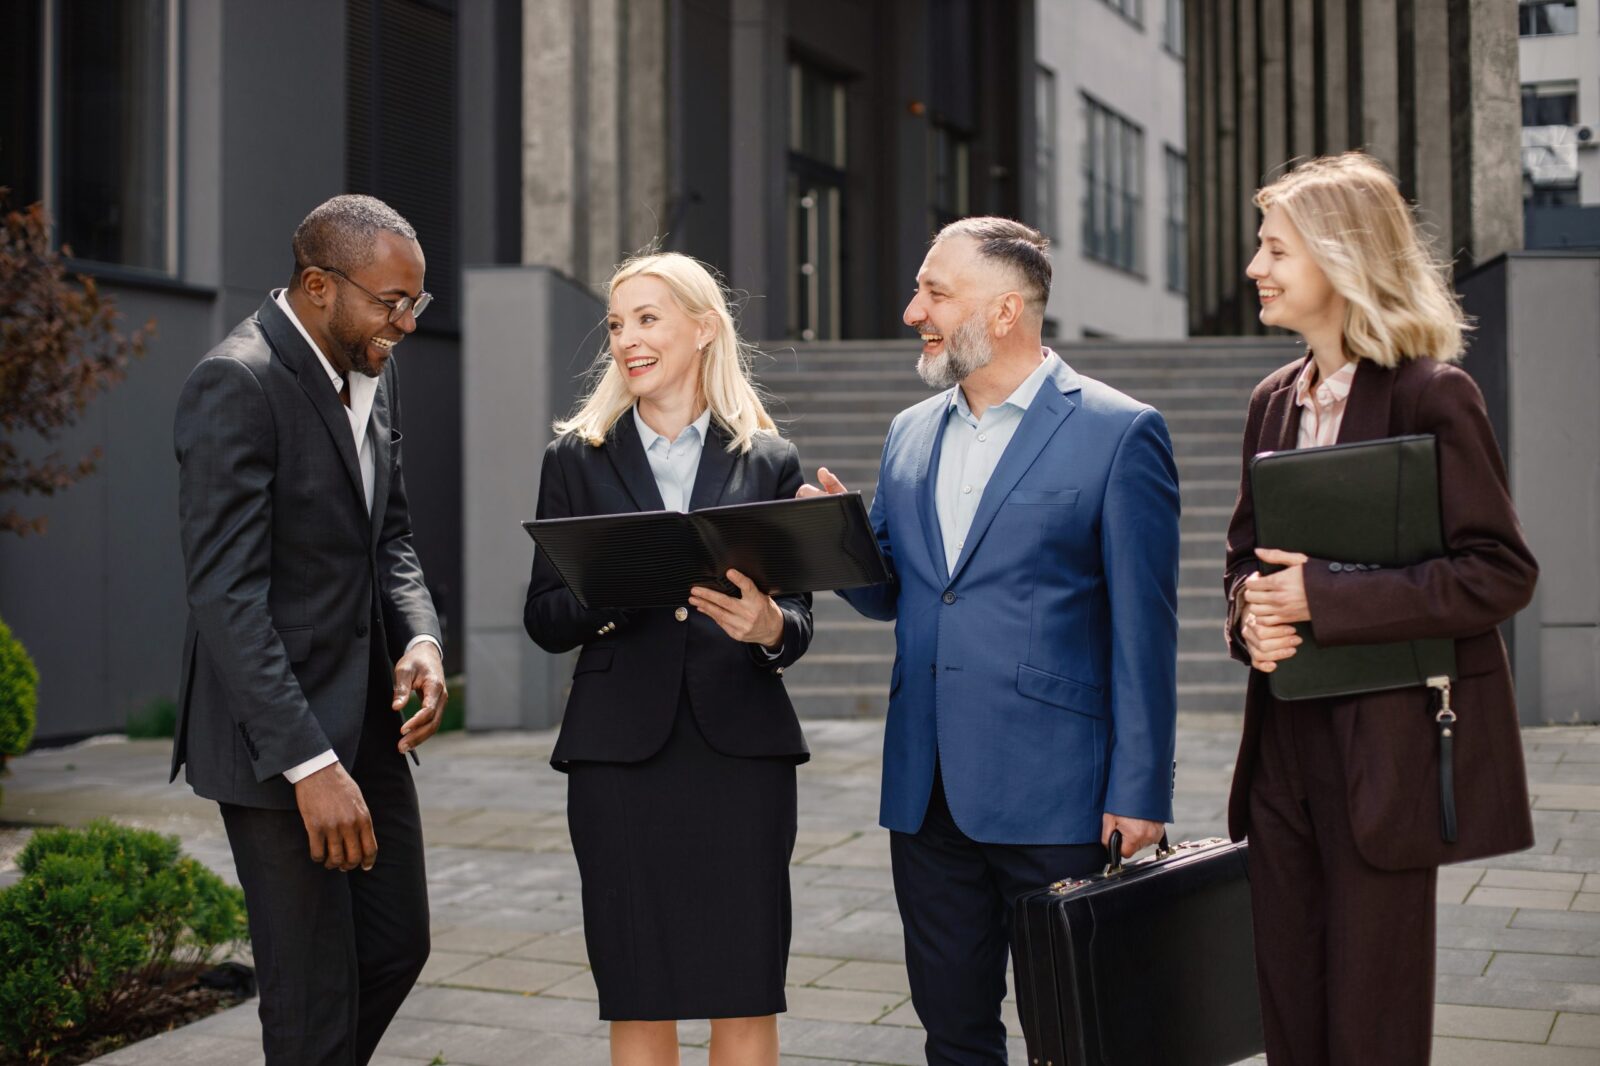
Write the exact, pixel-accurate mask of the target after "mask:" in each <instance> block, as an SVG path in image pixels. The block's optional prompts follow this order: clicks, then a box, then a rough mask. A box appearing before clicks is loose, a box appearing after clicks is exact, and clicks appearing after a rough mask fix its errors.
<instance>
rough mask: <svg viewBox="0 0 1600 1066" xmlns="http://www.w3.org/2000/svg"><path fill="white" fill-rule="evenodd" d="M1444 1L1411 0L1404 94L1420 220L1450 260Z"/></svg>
mask: <svg viewBox="0 0 1600 1066" xmlns="http://www.w3.org/2000/svg"><path fill="white" fill-rule="evenodd" d="M1447 8H1448V4H1447V3H1446V0H1414V7H1413V11H1414V18H1415V20H1416V21H1415V27H1416V53H1415V56H1416V62H1415V64H1414V66H1413V71H1414V74H1415V77H1414V80H1413V82H1412V84H1411V85H1409V86H1406V88H1405V91H1406V92H1407V93H1408V94H1409V95H1410V97H1411V100H1412V102H1413V106H1414V108H1415V112H1416V124H1415V137H1416V143H1415V144H1414V145H1413V146H1412V147H1411V151H1412V152H1413V158H1414V159H1415V173H1416V187H1415V188H1414V189H1413V190H1412V191H1411V192H1412V195H1413V196H1414V197H1415V198H1416V201H1417V208H1418V212H1417V213H1418V216H1419V217H1420V218H1421V220H1422V223H1423V225H1424V226H1425V227H1426V229H1427V231H1428V233H1429V235H1430V236H1432V237H1434V238H1435V239H1436V240H1437V241H1438V243H1439V246H1438V247H1436V248H1435V252H1436V253H1437V254H1439V255H1441V256H1443V257H1444V258H1446V259H1451V258H1454V254H1455V249H1454V248H1453V247H1450V246H1449V245H1448V244H1445V243H1444V242H1446V241H1448V240H1449V238H1450V218H1451V214H1452V208H1451V196H1452V193H1451V188H1450V160H1451V157H1452V151H1451V144H1450V94H1449V93H1448V92H1447V91H1444V90H1445V89H1447V87H1448V86H1449V84H1450V17H1449V12H1448V10H1447Z"/></svg>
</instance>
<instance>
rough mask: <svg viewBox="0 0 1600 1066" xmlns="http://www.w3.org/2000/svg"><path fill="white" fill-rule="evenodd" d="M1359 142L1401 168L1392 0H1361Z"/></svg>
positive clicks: (1397, 169)
mask: <svg viewBox="0 0 1600 1066" xmlns="http://www.w3.org/2000/svg"><path fill="white" fill-rule="evenodd" d="M1360 6H1361V144H1360V145H1359V146H1358V147H1364V148H1365V149H1366V150H1367V151H1368V152H1371V153H1372V154H1373V155H1375V156H1377V157H1378V158H1379V159H1381V160H1383V162H1384V163H1385V164H1386V165H1387V166H1388V167H1389V168H1390V169H1392V170H1394V171H1395V172H1396V173H1397V174H1398V173H1399V171H1400V64H1399V54H1398V52H1397V51H1396V42H1395V36H1396V27H1397V21H1396V17H1395V6H1394V0H1360Z"/></svg>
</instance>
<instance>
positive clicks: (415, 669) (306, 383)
mask: <svg viewBox="0 0 1600 1066" xmlns="http://www.w3.org/2000/svg"><path fill="white" fill-rule="evenodd" d="M294 259H295V262H294V276H293V278H292V279H291V280H290V283H289V287H288V288H287V289H280V290H277V291H274V292H273V293H272V294H271V295H269V296H268V297H267V299H266V301H265V302H263V303H262V305H261V307H260V309H259V310H258V311H256V313H255V314H253V315H251V316H250V317H249V318H247V319H246V320H244V321H243V322H241V323H239V325H238V326H236V327H235V328H234V330H233V332H232V333H230V334H228V336H227V338H226V339H225V340H223V342H222V343H221V344H219V345H218V346H217V347H215V348H213V349H212V350H211V351H210V352H209V353H207V355H206V357H205V358H204V359H202V360H201V361H200V364H199V365H198V366H197V367H195V369H194V371H193V373H191V374H190V376H189V380H188V382H187V383H186V384H185V385H184V388H183V394H182V396H181V397H180V398H179V401H178V414H177V419H176V424H175V427H174V432H173V436H174V441H175V444H176V448H177V453H178V464H179V475H178V482H179V528H180V531H181V533H182V539H183V555H184V566H185V573H186V578H187V586H188V600H189V625H188V632H187V635H186V637H185V640H184V651H183V677H182V684H181V688H180V694H179V717H178V730H177V738H176V741H175V743H174V745H173V755H172V776H173V777H174V778H176V777H177V773H178V767H179V766H183V765H187V767H188V771H187V774H186V777H187V779H188V781H189V783H190V785H191V786H193V788H194V790H195V792H196V793H197V794H199V795H201V796H204V797H206V798H208V799H213V800H216V801H217V803H218V804H220V806H221V808H222V818H223V823H224V824H225V826H226V827H227V832H228V841H229V843H230V844H231V846H232V848H233V857H234V863H235V865H236V866H237V868H238V871H239V881H240V883H241V884H242V885H243V886H244V892H245V902H246V904H247V906H248V909H249V914H250V941H251V945H252V947H253V949H254V955H255V961H256V974H257V978H258V982H259V985H260V991H261V1005H260V1012H261V1021H262V1027H263V1040H264V1043H265V1047H266V1056H267V1063H268V1064H269V1066H280V1064H283V1066H288V1064H294V1066H320V1064H330V1066H331V1064H334V1063H337V1064H339V1066H351V1064H361V1063H365V1062H367V1060H368V1059H370V1058H371V1056H372V1053H373V1049H374V1048H375V1047H376V1046H377V1044H378V1040H379V1038H380V1037H381V1036H382V1035H383V1031H384V1029H385V1028H387V1026H388V1024H389V1020H390V1019H391V1018H393V1017H394V1013H395V1011H396V1010H397V1009H398V1008H399V1006H400V1003H401V1001H403V1000H404V999H405V997H406V994H407V993H408V992H409V991H410V989H411V986H412V985H413V984H414V983H415V982H416V978H417V975H418V974H419V973H420V972H421V970H422V965H423V963H424V962H425V961H426V960H427V957H428V947H429V933H428V893H427V883H426V878H425V875H424V871H423V853H422V825H421V816H420V814H419V812H418V808H417V794H416V789H415V787H414V785H413V783H412V780H411V770H410V768H409V767H408V766H407V765H406V761H405V755H406V753H410V754H411V757H412V759H413V760H415V759H416V754H415V752H414V751H413V749H414V748H415V747H416V746H417V745H418V744H421V743H422V742H423V741H424V740H426V739H428V737H430V736H431V735H433V733H434V731H435V730H436V729H438V727H439V718H440V714H441V712H442V710H443V707H444V702H445V695H446V693H445V682H444V668H443V664H442V662H441V658H440V652H441V645H440V630H439V620H438V616H437V615H436V614H435V612H434V609H433V600H432V598H431V597H430V596H429V595H428V590H427V587H426V586H425V585H424V584H423V579H422V568H421V566H420V565H419V564H418V562H417V555H416V552H415V551H414V550H413V548H412V545H411V517H410V512H409V510H408V508H407V505H406V492H405V482H404V480H403V479H402V477H401V470H400V440H401V434H400V398H399V395H398V392H397V391H396V386H397V380H396V376H395V375H396V369H395V365H394V363H393V361H392V359H391V353H392V352H393V350H394V347H395V345H397V344H398V343H400V341H402V340H404V339H405V337H406V336H407V335H408V334H410V333H411V332H412V331H413V330H415V329H416V326H417V322H416V319H417V316H418V315H420V314H421V313H422V312H423V310H424V309H425V308H426V307H427V305H428V302H429V300H430V297H429V295H428V294H427V293H426V292H424V291H423V290H422V281H423V270H424V261H423V257H422V249H421V248H420V247H419V246H418V245H417V240H416V231H415V230H413V229H412V228H411V226H410V225H409V224H407V222H406V221H405V219H403V218H401V217H400V215H399V214H397V213H396V212H395V211H394V210H393V209H392V208H390V207H389V206H388V205H386V204H384V203H382V202H381V201H378V200H374V199H372V198H371V197H367V196H338V197H335V198H334V199H332V200H329V201H328V202H327V203H324V204H322V205H321V206H320V207H318V208H317V209H316V210H314V211H312V212H311V214H309V215H307V216H306V218H305V221H303V222H302V223H301V224H300V226H299V228H298V229H296V230H295V234H294ZM413 691H417V692H420V693H421V694H422V705H421V709H420V710H419V711H418V712H417V714H415V715H414V716H413V717H411V718H410V719H409V720H407V721H405V722H404V723H403V724H402V721H401V717H400V715H399V713H397V712H399V711H400V710H401V709H402V708H403V707H404V706H405V704H406V703H407V702H408V701H409V699H410V697H411V694H412V692H413ZM379 845H382V849H381V851H380V848H379Z"/></svg>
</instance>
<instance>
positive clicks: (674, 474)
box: [633, 404, 711, 511]
mask: <svg viewBox="0 0 1600 1066" xmlns="http://www.w3.org/2000/svg"><path fill="white" fill-rule="evenodd" d="M633 424H634V425H635V426H637V427H638V429H639V441H640V443H641V444H643V445H644V454H645V458H647V459H649V460H650V472H651V473H652V474H654V475H655V476H656V488H657V489H659V490H660V491H661V504H662V506H663V507H665V508H666V509H667V510H669V511H687V510H688V509H689V500H690V498H691V497H693V495H694V476H695V474H696V473H697V472H698V471H699V469H700V452H701V451H702V450H703V449H704V448H705V444H706V433H707V431H709V430H710V428H711V408H709V407H707V408H706V409H705V410H704V411H702V412H700V417H699V418H697V419H695V420H694V421H693V422H690V423H689V424H688V425H687V426H684V427H683V432H682V433H679V434H678V439H677V440H668V439H667V438H666V437H663V436H662V435H661V434H659V433H657V432H656V431H655V430H653V429H651V428H650V426H649V424H648V423H646V422H645V420H644V418H643V416H641V415H640V414H639V405H638V404H634V405H633Z"/></svg>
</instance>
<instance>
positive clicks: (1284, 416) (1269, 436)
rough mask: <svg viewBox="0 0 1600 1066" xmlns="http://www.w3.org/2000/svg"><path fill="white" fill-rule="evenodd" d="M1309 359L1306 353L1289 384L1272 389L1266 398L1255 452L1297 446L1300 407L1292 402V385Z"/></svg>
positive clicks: (1273, 450)
mask: <svg viewBox="0 0 1600 1066" xmlns="http://www.w3.org/2000/svg"><path fill="white" fill-rule="evenodd" d="M1310 359H1311V353H1309V352H1307V353H1306V357H1305V359H1302V360H1301V361H1300V368H1299V369H1298V370H1296V371H1295V372H1294V374H1293V375H1292V376H1291V377H1290V378H1289V383H1288V384H1287V385H1284V386H1282V387H1281V388H1277V389H1274V390H1273V391H1272V395H1271V396H1268V397H1267V410H1266V413H1265V414H1263V415H1262V416H1261V435H1260V436H1258V437H1257V438H1256V450H1257V452H1281V451H1287V450H1289V449H1291V448H1294V447H1297V446H1298V445H1299V443H1300V405H1299V404H1297V403H1295V402H1294V383H1295V382H1296V381H1298V380H1299V379H1300V374H1301V372H1302V371H1304V370H1305V366H1306V362H1307V361H1308V360H1310Z"/></svg>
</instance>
